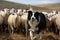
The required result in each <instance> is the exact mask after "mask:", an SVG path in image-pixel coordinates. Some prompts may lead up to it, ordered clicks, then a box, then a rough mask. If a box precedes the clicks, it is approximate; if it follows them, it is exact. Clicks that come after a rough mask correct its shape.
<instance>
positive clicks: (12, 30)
mask: <svg viewBox="0 0 60 40" xmlns="http://www.w3.org/2000/svg"><path fill="white" fill-rule="evenodd" d="M13 32H14V29H13V27H12V26H11V33H12V34H13Z"/></svg>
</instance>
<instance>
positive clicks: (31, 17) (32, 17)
mask: <svg viewBox="0 0 60 40" xmlns="http://www.w3.org/2000/svg"><path fill="white" fill-rule="evenodd" d="M39 15H40V14H39V12H32V11H28V23H29V25H30V26H31V28H32V29H35V28H36V26H37V25H38V24H39V22H40V16H39Z"/></svg>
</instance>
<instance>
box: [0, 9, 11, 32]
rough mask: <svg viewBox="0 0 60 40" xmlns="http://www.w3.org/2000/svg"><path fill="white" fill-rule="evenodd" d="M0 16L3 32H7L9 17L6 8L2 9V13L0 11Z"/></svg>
mask: <svg viewBox="0 0 60 40" xmlns="http://www.w3.org/2000/svg"><path fill="white" fill-rule="evenodd" d="M0 15H1V16H2V17H3V30H4V31H5V30H7V26H8V22H7V19H8V16H9V15H10V12H9V9H8V8H4V11H0Z"/></svg>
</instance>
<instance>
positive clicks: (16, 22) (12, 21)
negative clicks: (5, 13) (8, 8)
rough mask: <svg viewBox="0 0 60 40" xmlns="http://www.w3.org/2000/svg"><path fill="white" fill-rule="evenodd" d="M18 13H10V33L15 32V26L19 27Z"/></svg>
mask: <svg viewBox="0 0 60 40" xmlns="http://www.w3.org/2000/svg"><path fill="white" fill-rule="evenodd" d="M19 21H20V20H19V19H18V15H17V14H16V13H14V14H11V15H9V17H8V25H9V28H10V33H12V34H13V33H14V28H18V25H19Z"/></svg>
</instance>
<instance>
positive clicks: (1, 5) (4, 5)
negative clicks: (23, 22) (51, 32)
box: [0, 1, 49, 11]
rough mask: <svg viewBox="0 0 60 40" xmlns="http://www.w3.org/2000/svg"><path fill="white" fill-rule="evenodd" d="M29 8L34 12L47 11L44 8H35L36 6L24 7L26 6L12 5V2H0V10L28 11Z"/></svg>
mask: <svg viewBox="0 0 60 40" xmlns="http://www.w3.org/2000/svg"><path fill="white" fill-rule="evenodd" d="M30 6H31V7H32V8H33V9H34V10H41V11H47V10H49V9H47V8H44V7H36V6H32V5H26V4H21V3H14V2H9V1H0V9H3V8H15V9H17V8H22V9H24V8H25V9H29V8H30Z"/></svg>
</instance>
